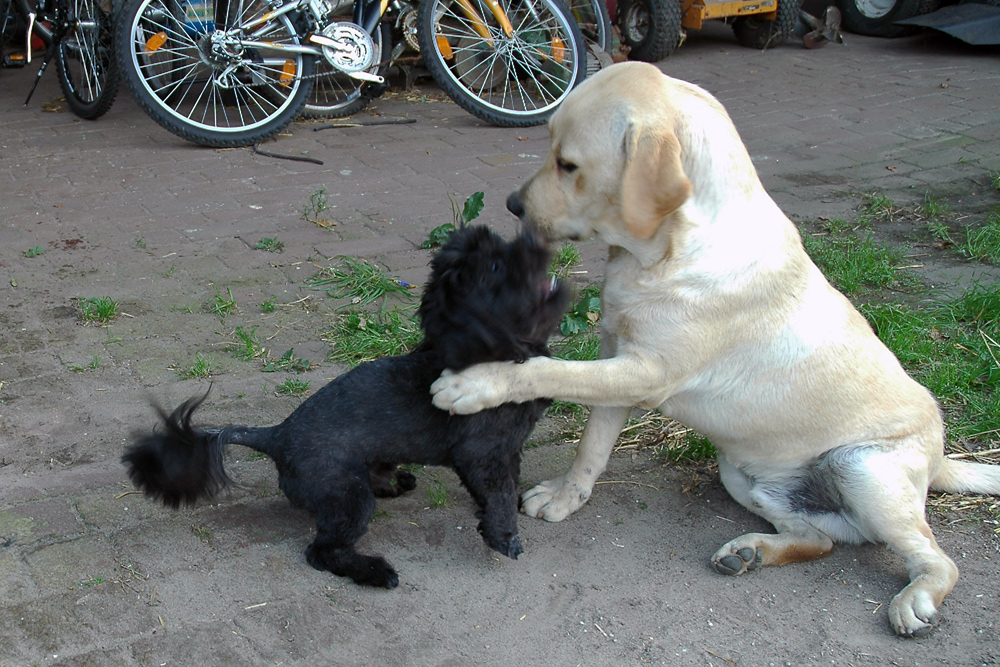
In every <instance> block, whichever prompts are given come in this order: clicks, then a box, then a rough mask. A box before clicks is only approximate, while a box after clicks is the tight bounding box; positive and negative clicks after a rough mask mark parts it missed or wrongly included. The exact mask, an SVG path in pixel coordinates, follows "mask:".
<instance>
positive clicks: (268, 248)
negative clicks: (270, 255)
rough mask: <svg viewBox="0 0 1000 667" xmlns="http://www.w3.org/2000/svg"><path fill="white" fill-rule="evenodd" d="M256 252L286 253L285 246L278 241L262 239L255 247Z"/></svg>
mask: <svg viewBox="0 0 1000 667" xmlns="http://www.w3.org/2000/svg"><path fill="white" fill-rule="evenodd" d="M253 249H254V250H263V251H265V252H284V251H285V244H284V242H282V241H279V240H278V239H270V238H266V237H265V238H262V239H261V240H260V241H257V244H256V245H254V247H253Z"/></svg>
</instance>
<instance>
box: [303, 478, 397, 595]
mask: <svg viewBox="0 0 1000 667" xmlns="http://www.w3.org/2000/svg"><path fill="white" fill-rule="evenodd" d="M338 472H339V471H338ZM328 479H331V480H332V481H330V482H329V483H328V484H327V486H325V487H324V489H323V495H322V497H321V498H319V499H317V503H316V508H317V510H316V530H317V535H316V539H315V540H314V541H313V543H312V544H310V545H309V547H308V548H307V549H306V560H307V561H309V564H310V565H312V566H313V567H314V568H316V569H317V570H329V571H330V572H333V573H334V574H336V575H338V576H341V577H350V578H351V579H353V580H354V581H355V582H356V583H358V584H362V585H365V586H381V587H383V588H395V587H396V586H398V585H399V575H397V574H396V570H394V569H393V568H392V565H390V564H389V562H388V561H387V560H386V559H384V558H382V557H381V556H366V555H364V554H359V553H358V552H357V551H355V550H354V544H355V543H356V542H357V541H358V540H359V539H361V536H362V535H364V534H365V533H366V532H367V531H368V522H369V521H370V520H371V518H372V514H373V513H374V511H375V496H374V495H373V493H372V487H371V484H370V482H369V478H368V469H367V468H366V467H365V466H364V465H361V464H358V465H356V466H350V468H349V469H345V470H344V471H343V475H339V474H338V475H336V476H331V477H330V478H328Z"/></svg>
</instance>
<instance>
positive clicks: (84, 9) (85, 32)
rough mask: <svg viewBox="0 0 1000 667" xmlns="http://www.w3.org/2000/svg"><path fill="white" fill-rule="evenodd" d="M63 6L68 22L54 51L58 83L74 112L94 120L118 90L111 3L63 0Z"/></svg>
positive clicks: (111, 101)
mask: <svg viewBox="0 0 1000 667" xmlns="http://www.w3.org/2000/svg"><path fill="white" fill-rule="evenodd" d="M67 8H68V10H69V17H68V18H69V19H70V20H69V21H68V23H69V26H68V28H67V31H66V34H65V35H63V38H62V40H60V42H59V50H58V52H57V53H56V72H57V73H58V77H59V87H60V88H62V91H63V95H65V96H66V103H67V104H68V105H69V108H70V109H72V111H73V113H74V114H76V115H77V116H79V117H80V118H84V119H86V120H96V119H98V118H100V117H101V116H103V115H104V114H106V113H107V112H108V110H109V109H110V108H111V105H112V104H113V103H114V101H115V96H116V95H117V94H118V80H119V77H118V64H117V62H115V54H114V45H113V42H114V38H113V26H112V16H111V14H112V12H111V3H110V2H107V1H105V2H99V1H98V0H67Z"/></svg>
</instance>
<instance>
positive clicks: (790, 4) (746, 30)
mask: <svg viewBox="0 0 1000 667" xmlns="http://www.w3.org/2000/svg"><path fill="white" fill-rule="evenodd" d="M777 2H778V9H777V12H776V14H777V16H775V17H774V19H773V20H772V19H765V18H763V16H762V15H761V14H751V15H750V16H741V17H739V18H738V19H736V20H735V21H733V34H735V35H736V41H737V42H739V43H740V45H742V46H745V47H747V48H750V49H770V48H773V47H775V46H780V45H781V44H784V43H785V40H787V39H788V38H789V37H790V36H791V34H792V32H793V31H794V30H795V24H796V23H798V20H799V10H800V9H801V8H802V0H777Z"/></svg>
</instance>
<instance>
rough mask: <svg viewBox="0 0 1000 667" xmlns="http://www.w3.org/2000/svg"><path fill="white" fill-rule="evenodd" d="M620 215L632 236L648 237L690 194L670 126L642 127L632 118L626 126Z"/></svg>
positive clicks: (676, 140) (688, 183)
mask: <svg viewBox="0 0 1000 667" xmlns="http://www.w3.org/2000/svg"><path fill="white" fill-rule="evenodd" d="M624 149H625V169H624V172H623V174H622V192H621V201H622V217H623V219H624V221H625V229H626V230H627V231H628V233H629V234H631V235H632V236H634V237H636V238H639V239H648V238H650V237H651V236H652V235H653V234H654V233H656V229H657V227H659V226H660V223H661V222H662V221H663V219H664V218H665V217H667V216H668V215H670V214H671V213H673V212H674V211H676V210H677V209H678V208H680V206H681V204H683V203H684V201H685V200H686V199H687V198H688V195H690V194H691V181H689V180H688V177H687V175H686V174H685V173H684V167H683V166H682V165H681V144H680V141H678V139H677V135H676V134H674V132H673V130H672V129H670V128H666V127H659V128H653V127H644V126H643V124H642V122H641V121H636V120H633V121H632V122H630V123H629V125H628V128H627V129H626V130H625V138H624Z"/></svg>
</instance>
